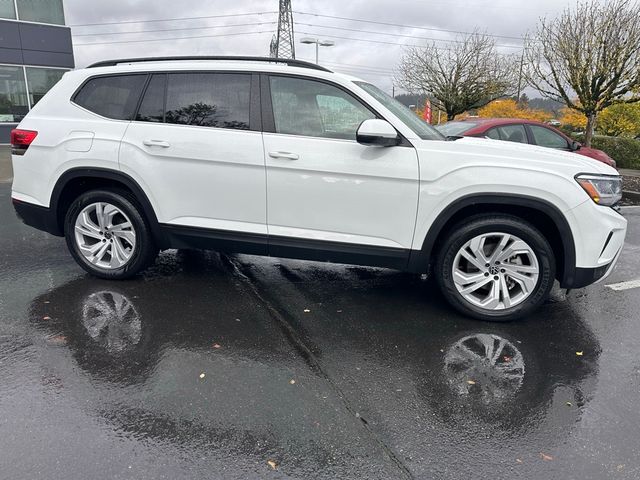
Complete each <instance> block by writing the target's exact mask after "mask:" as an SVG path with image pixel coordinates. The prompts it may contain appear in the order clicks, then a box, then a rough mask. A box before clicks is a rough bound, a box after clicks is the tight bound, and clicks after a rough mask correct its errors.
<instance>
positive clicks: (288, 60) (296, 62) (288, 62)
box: [87, 55, 331, 72]
mask: <svg viewBox="0 0 640 480" xmlns="http://www.w3.org/2000/svg"><path fill="white" fill-rule="evenodd" d="M183 60H233V61H243V62H265V63H284V64H286V65H289V66H290V67H301V68H311V69H313V70H321V71H323V72H331V70H329V69H328V68H325V67H322V66H320V65H316V64H315V63H310V62H304V61H302V60H294V59H291V58H271V57H243V56H224V55H221V56H182V57H147V58H120V59H115V60H104V61H102V62H97V63H93V64H91V65H89V66H88V67H87V68H96V67H113V66H115V65H118V64H119V63H140V62H170V61H183Z"/></svg>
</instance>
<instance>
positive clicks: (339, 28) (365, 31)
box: [296, 22, 520, 48]
mask: <svg viewBox="0 0 640 480" xmlns="http://www.w3.org/2000/svg"><path fill="white" fill-rule="evenodd" d="M296 24H298V25H304V26H306V27H320V28H330V29H333V30H345V31H348V32H360V33H373V34H375V35H389V36H392V37H406V38H416V39H419V40H429V41H434V42H450V43H464V41H463V40H456V39H446V38H432V37H419V36H417V35H404V34H401V33H387V32H376V31H373V30H360V29H357V28H345V27H330V26H328V25H318V24H313V23H301V22H296ZM496 47H507V48H520V46H519V45H504V44H496Z"/></svg>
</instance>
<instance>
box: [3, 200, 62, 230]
mask: <svg viewBox="0 0 640 480" xmlns="http://www.w3.org/2000/svg"><path fill="white" fill-rule="evenodd" d="M11 202H12V203H13V208H14V209H15V211H16V215H17V216H18V218H19V219H20V220H22V222H23V223H24V224H26V225H29V226H30V227H33V228H37V229H38V230H43V231H45V232H48V233H50V234H52V235H56V236H58V237H61V236H63V235H64V233H63V232H62V229H61V228H60V226H59V224H58V218H57V217H56V215H55V212H53V211H51V209H49V208H47V207H42V206H40V205H34V204H32V203H28V202H23V201H21V200H17V199H15V198H12V199H11Z"/></svg>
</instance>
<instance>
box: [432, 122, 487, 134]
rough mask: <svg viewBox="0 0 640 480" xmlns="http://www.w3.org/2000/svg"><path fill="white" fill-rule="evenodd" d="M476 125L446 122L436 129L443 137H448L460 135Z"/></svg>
mask: <svg viewBox="0 0 640 480" xmlns="http://www.w3.org/2000/svg"><path fill="white" fill-rule="evenodd" d="M476 125H478V124H477V123H473V122H447V123H445V124H443V125H438V126H437V127H436V128H437V129H438V130H439V131H440V133H442V134H443V135H445V136H447V137H450V136H455V135H462V134H464V132H467V131H469V130H471V129H472V128H473V127H475V126H476Z"/></svg>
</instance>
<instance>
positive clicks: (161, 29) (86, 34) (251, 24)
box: [72, 21, 276, 37]
mask: <svg viewBox="0 0 640 480" xmlns="http://www.w3.org/2000/svg"><path fill="white" fill-rule="evenodd" d="M275 23H276V22H275V21H272V22H255V23H235V24H233V25H210V26H208V27H185V28H159V29H156V30H138V31H135V32H100V33H74V34H72V35H73V36H74V37H95V36H101V35H132V34H136V33H155V32H177V31H180V30H205V29H208V28H230V27H249V26H254V25H272V24H275Z"/></svg>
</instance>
